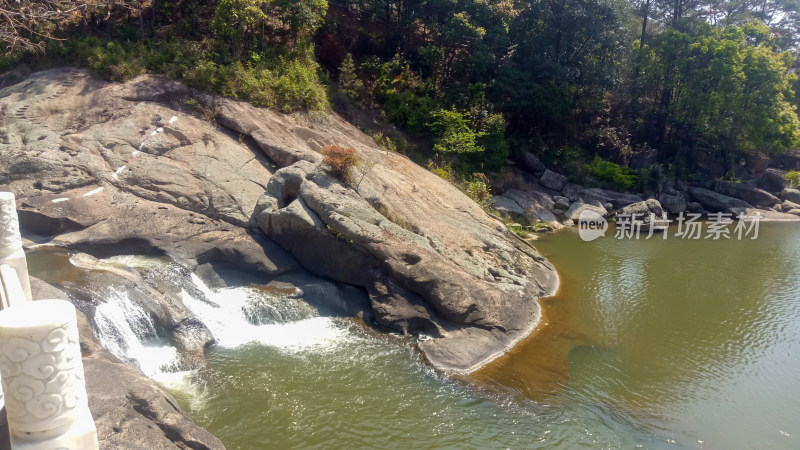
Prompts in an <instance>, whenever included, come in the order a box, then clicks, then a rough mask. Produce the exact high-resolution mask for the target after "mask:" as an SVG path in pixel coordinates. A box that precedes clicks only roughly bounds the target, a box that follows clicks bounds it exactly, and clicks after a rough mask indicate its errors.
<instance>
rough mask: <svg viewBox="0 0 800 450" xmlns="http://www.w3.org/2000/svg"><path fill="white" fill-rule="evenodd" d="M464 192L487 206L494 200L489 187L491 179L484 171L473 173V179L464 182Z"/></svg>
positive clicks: (484, 206) (476, 201)
mask: <svg viewBox="0 0 800 450" xmlns="http://www.w3.org/2000/svg"><path fill="white" fill-rule="evenodd" d="M463 190H464V193H465V194H467V196H469V198H471V199H472V200H474V201H475V203H477V204H479V205H481V207H483V208H486V207H488V206H489V202H490V201H491V200H492V192H491V190H490V189H489V180H488V179H487V178H486V175H484V174H482V173H474V174H472V179H470V180H468V181H467V182H465V183H464V188H463Z"/></svg>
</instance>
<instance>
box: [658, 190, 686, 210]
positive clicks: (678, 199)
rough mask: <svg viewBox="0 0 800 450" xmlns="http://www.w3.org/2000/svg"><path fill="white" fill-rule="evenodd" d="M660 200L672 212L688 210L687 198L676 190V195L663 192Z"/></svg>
mask: <svg viewBox="0 0 800 450" xmlns="http://www.w3.org/2000/svg"><path fill="white" fill-rule="evenodd" d="M658 201H659V202H660V203H661V206H663V207H664V209H665V210H667V212H669V213H670V214H680V213H681V212H683V211H686V199H685V198H684V197H683V194H681V193H680V192H675V195H670V194H667V193H663V194H661V195H660V196H659V197H658Z"/></svg>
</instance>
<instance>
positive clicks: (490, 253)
mask: <svg viewBox="0 0 800 450" xmlns="http://www.w3.org/2000/svg"><path fill="white" fill-rule="evenodd" d="M188 100H194V101H193V102H189V101H188ZM197 105H201V106H200V108H201V109H204V110H205V111H213V112H215V114H216V122H217V124H219V125H222V127H217V126H215V124H211V123H208V122H207V120H206V119H205V117H206V114H204V113H203V111H198V112H197V113H192V111H194V110H196V109H197V108H198V106H197ZM193 108H194V109H193ZM0 110H2V111H4V113H3V114H4V116H3V124H2V129H3V131H4V136H8V139H6V140H4V141H1V142H0V159H2V164H0V189H2V190H11V191H13V192H15V193H16V194H17V198H18V199H19V205H18V206H19V208H20V209H21V210H22V211H21V213H20V217H21V218H22V220H23V222H24V223H23V229H24V230H26V232H27V234H28V236H27V237H29V238H31V239H33V240H35V241H39V242H42V241H48V242H52V243H55V244H60V245H64V246H67V247H70V248H73V249H77V250H81V251H85V252H87V253H90V254H92V255H94V256H104V255H110V254H117V253H123V252H148V253H152V254H163V253H167V254H169V255H170V256H172V257H173V258H175V259H176V260H178V261H181V262H182V263H183V264H184V265H186V266H187V267H189V268H190V269H192V268H193V267H197V266H200V265H203V264H205V263H209V262H216V261H222V262H229V263H231V264H235V265H237V266H238V267H242V268H246V269H248V270H252V271H256V272H258V273H260V274H261V275H263V276H265V277H267V278H268V279H274V278H275V277H280V276H283V275H287V274H292V273H300V272H302V273H307V272H306V271H310V272H312V273H314V274H316V275H319V276H324V277H327V278H330V279H333V280H336V281H339V282H345V283H348V284H352V285H356V286H360V287H362V288H363V289H365V290H366V291H367V292H368V293H369V297H370V303H371V306H372V309H373V313H374V316H375V318H376V320H377V321H378V322H379V323H380V325H381V326H383V327H386V328H389V329H394V330H398V331H401V332H408V333H415V332H424V333H428V334H429V335H431V336H432V337H433V339H429V340H425V341H424V342H422V343H421V344H420V349H421V350H422V351H423V353H424V354H425V355H426V357H427V359H428V360H429V361H430V362H431V363H432V364H433V365H434V366H435V367H437V368H440V369H443V370H450V371H453V372H469V371H471V370H474V369H476V368H478V367H480V366H481V365H483V364H485V363H486V362H488V361H490V360H491V359H493V358H494V357H496V356H498V355H499V354H501V353H502V352H504V351H506V350H507V349H508V348H509V347H510V346H512V345H513V344H514V343H516V342H517V341H519V340H520V339H522V338H524V337H525V336H527V335H528V334H529V333H530V331H531V330H532V329H533V328H534V327H535V326H536V324H537V323H538V321H539V318H540V313H539V308H538V305H537V303H536V299H537V298H538V297H541V296H546V295H551V294H552V293H553V292H554V291H555V289H556V288H557V285H558V278H557V276H556V274H555V270H554V269H553V267H552V266H551V265H550V264H549V263H547V262H546V261H545V260H544V258H542V257H541V256H540V255H539V254H538V253H537V252H536V250H535V249H533V248H532V247H531V246H530V245H529V244H527V243H525V242H524V241H522V240H520V239H519V238H518V237H517V236H516V235H514V234H513V233H511V232H510V231H508V230H507V229H506V228H505V227H504V226H503V224H502V223H501V222H499V221H498V220H496V219H494V218H492V217H491V216H489V215H488V214H486V213H485V212H484V211H483V210H482V209H481V208H480V207H479V206H478V205H476V204H475V203H474V202H472V201H471V200H470V199H469V198H468V197H466V196H465V195H463V194H462V193H461V192H460V191H459V190H458V189H456V188H455V187H453V186H452V185H450V184H449V183H447V182H445V181H444V180H442V179H441V178H439V177H437V176H435V175H433V174H432V173H430V172H428V171H426V170H424V169H422V168H420V167H419V166H417V165H416V164H414V163H413V162H411V161H410V160H409V159H407V158H405V157H403V156H401V155H398V154H396V153H390V152H386V151H383V150H380V149H378V148H376V147H375V144H374V141H372V139H371V138H369V137H368V136H366V135H364V134H363V133H361V132H360V131H359V130H358V129H356V128H355V127H353V126H351V125H350V124H348V123H346V122H344V121H343V120H342V119H341V118H339V117H338V116H333V115H326V114H317V115H308V116H307V115H302V114H297V115H284V114H279V113H276V112H273V111H269V110H265V109H259V108H254V107H252V106H250V105H247V104H244V103H239V102H235V101H231V100H227V99H221V98H217V97H213V96H209V95H206V94H203V93H200V92H197V91H194V90H191V89H188V88H186V87H185V86H183V85H181V84H180V83H176V82H173V81H169V80H167V79H165V78H161V77H151V76H145V77H140V78H137V79H135V80H133V81H131V82H128V83H125V84H111V83H105V82H102V81H98V80H94V79H92V78H90V77H88V76H87V75H86V73H84V72H82V71H76V70H71V69H59V70H53V71H47V72H40V73H37V74H34V75H33V76H31V77H29V78H28V79H27V80H26V81H25V82H23V83H20V84H18V85H15V86H10V87H7V88H5V89H2V90H0ZM186 111H189V113H187V112H186ZM330 144H337V145H344V146H351V147H354V148H356V150H357V153H358V155H359V156H360V158H361V161H362V164H361V165H359V167H357V168H356V169H355V171H356V173H355V174H354V175H355V178H356V179H357V180H358V181H357V183H356V188H353V187H350V186H347V185H344V184H342V183H340V182H339V181H338V180H336V179H335V178H333V177H332V176H330V174H329V173H328V172H327V171H326V170H325V167H324V166H323V165H321V160H322V157H321V155H320V154H319V153H318V150H319V149H320V148H322V147H324V146H325V145H330ZM265 191H266V192H265ZM545 197H546V195H545ZM545 197H541V199H544V198H545ZM509 198H511V197H509ZM512 200H514V199H513V198H512ZM543 201H544V200H543ZM549 204H550V205H551V204H552V199H551V198H550V203H549ZM521 206H522V205H521ZM550 207H552V206H550ZM546 209H547V208H545V210H546ZM265 235H266V236H267V237H265Z"/></svg>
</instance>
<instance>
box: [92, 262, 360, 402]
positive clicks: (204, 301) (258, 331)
mask: <svg viewBox="0 0 800 450" xmlns="http://www.w3.org/2000/svg"><path fill="white" fill-rule="evenodd" d="M105 262H109V263H112V264H117V265H124V266H132V267H135V268H137V269H138V270H139V271H140V272H142V273H143V274H144V273H148V271H150V272H152V271H160V272H161V273H159V275H161V276H160V277H159V278H160V279H166V280H169V282H170V283H172V284H173V287H174V288H176V289H175V291H176V292H180V298H181V301H182V302H183V303H184V305H185V306H186V307H187V308H188V309H189V310H190V311H191V312H192V313H193V314H194V315H195V316H196V317H197V319H199V320H200V321H201V322H203V323H204V324H205V325H206V327H208V329H209V330H210V331H211V333H212V334H213V335H214V338H215V339H216V341H217V343H216V345H217V346H218V347H220V348H226V349H234V348H237V347H241V346H245V345H263V346H268V347H272V348H275V349H278V350H280V351H281V352H284V353H290V354H292V353H299V352H314V353H326V352H329V351H332V350H334V349H335V348H336V347H337V346H338V345H340V344H341V343H343V342H344V341H346V340H348V339H349V338H350V336H349V332H348V331H347V330H346V329H345V328H344V327H342V326H340V325H337V323H335V322H334V320H332V319H331V318H328V317H320V316H319V315H318V313H317V311H316V310H315V309H314V308H313V307H311V306H309V305H308V304H307V303H306V302H304V301H303V300H302V299H300V298H296V297H292V296H276V295H272V294H271V293H269V292H266V291H265V290H263V289H259V288H258V287H255V286H240V287H226V288H220V289H211V288H209V287H208V286H207V285H206V284H205V283H204V282H203V280H201V279H200V278H199V277H198V276H197V275H195V274H190V275H186V272H185V271H183V270H181V269H180V267H179V266H176V265H175V264H174V263H169V262H164V261H158V260H156V259H154V258H147V257H143V256H118V257H113V258H109V259H108V260H105ZM96 296H97V298H102V299H104V301H103V302H101V303H100V304H99V305H98V306H97V308H96V310H95V314H94V326H95V331H96V333H97V335H98V338H99V340H100V342H101V343H102V344H103V346H104V347H106V348H107V349H108V350H109V351H110V352H111V353H112V354H114V355H115V356H117V357H118V358H120V359H121V360H123V361H125V362H127V363H129V364H132V365H135V366H137V367H139V368H140V369H141V370H142V372H144V373H145V374H146V375H147V376H148V377H150V378H152V379H154V380H156V381H159V382H161V383H163V384H167V385H170V386H173V387H175V386H176V385H183V384H186V382H187V377H188V376H189V375H191V374H192V373H194V372H195V371H182V370H181V369H180V355H179V354H178V350H177V349H176V348H175V347H174V346H172V345H171V344H170V343H169V342H168V340H166V339H164V338H163V337H160V336H159V335H158V331H157V328H156V325H155V323H154V321H153V318H152V317H151V316H150V314H149V313H148V312H147V311H146V310H145V309H144V308H142V306H140V305H138V304H137V303H136V302H135V301H134V300H133V299H132V298H131V297H130V296H129V295H128V293H127V292H126V291H125V290H123V289H120V288H116V287H114V286H106V287H104V288H101V289H99V290H98V292H97V293H96Z"/></svg>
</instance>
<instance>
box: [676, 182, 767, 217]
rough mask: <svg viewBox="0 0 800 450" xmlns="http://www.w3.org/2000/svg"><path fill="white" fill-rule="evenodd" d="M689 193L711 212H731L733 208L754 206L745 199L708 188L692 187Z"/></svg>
mask: <svg viewBox="0 0 800 450" xmlns="http://www.w3.org/2000/svg"><path fill="white" fill-rule="evenodd" d="M689 194H690V195H691V196H692V198H693V199H694V200H695V201H696V202H697V203H699V204H700V205H702V206H703V208H705V209H707V210H709V211H711V212H731V208H752V207H753V206H752V205H750V204H749V203H747V202H746V201H744V200H740V199H738V198H733V197H728V196H727V195H722V194H720V193H719V192H714V191H710V190H708V189H703V188H698V187H691V188H689Z"/></svg>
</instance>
